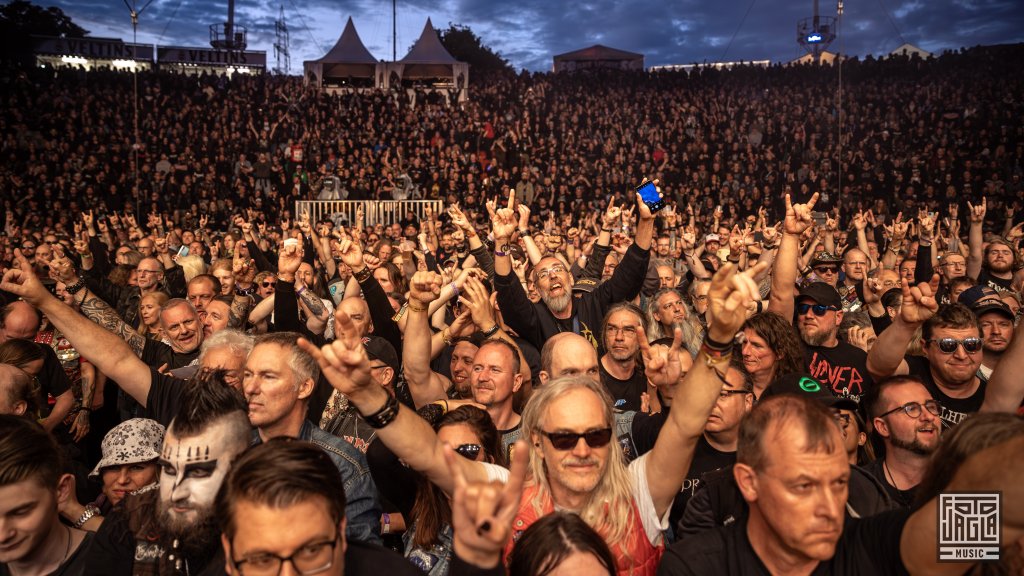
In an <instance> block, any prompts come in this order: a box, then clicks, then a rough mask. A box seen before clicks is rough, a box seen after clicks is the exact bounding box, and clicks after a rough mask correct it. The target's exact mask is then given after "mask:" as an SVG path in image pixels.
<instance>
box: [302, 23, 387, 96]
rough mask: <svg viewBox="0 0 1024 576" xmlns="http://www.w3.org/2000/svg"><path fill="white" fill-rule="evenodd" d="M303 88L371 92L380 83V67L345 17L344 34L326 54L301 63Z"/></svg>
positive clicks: (381, 74) (383, 75)
mask: <svg viewBox="0 0 1024 576" xmlns="http://www.w3.org/2000/svg"><path fill="white" fill-rule="evenodd" d="M302 70H303V76H304V77H305V82H306V84H312V85H314V86H317V87H339V88H353V89H355V88H373V87H375V86H380V85H381V84H382V83H383V80H384V77H385V73H384V64H383V63H381V62H378V61H377V59H376V58H374V57H373V54H370V51H369V50H367V49H366V46H365V45H364V44H363V41H362V39H360V38H359V33H358V32H356V26H355V24H353V23H352V17H351V16H349V19H348V22H347V23H346V24H345V30H344V31H343V32H342V33H341V37H340V38H338V42H337V43H335V44H334V47H333V48H331V49H330V50H329V51H328V52H327V54H325V55H324V56H323V58H320V59H319V60H307V61H306V62H303V63H302Z"/></svg>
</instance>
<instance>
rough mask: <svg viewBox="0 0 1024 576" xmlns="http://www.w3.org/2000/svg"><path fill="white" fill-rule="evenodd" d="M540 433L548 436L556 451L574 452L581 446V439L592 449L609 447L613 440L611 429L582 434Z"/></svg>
mask: <svg viewBox="0 0 1024 576" xmlns="http://www.w3.org/2000/svg"><path fill="white" fill-rule="evenodd" d="M540 433H541V434H543V435H545V436H547V438H548V440H550V441H551V445H552V446H554V447H555V450H572V449H573V448H575V447H576V445H577V444H579V441H580V438H583V439H584V440H585V441H586V442H587V446H590V447H591V448H601V447H604V446H607V445H608V442H610V441H611V439H612V429H611V428H601V429H600V430H591V431H590V432H584V433H582V434H578V433H576V432H545V431H543V430H541V431H540Z"/></svg>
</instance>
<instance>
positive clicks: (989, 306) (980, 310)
mask: <svg viewBox="0 0 1024 576" xmlns="http://www.w3.org/2000/svg"><path fill="white" fill-rule="evenodd" d="M971 312H974V315H975V316H976V317H977V318H981V316H982V315H983V314H988V313H989V312H995V313H996V314H1001V315H1003V316H1005V317H1006V318H1008V319H1009V320H1010V321H1011V322H1012V321H1013V319H1014V315H1013V310H1010V307H1009V306H1007V305H1006V304H1003V303H1002V302H999V303H996V302H985V303H983V304H981V305H980V306H975V307H973V308H971Z"/></svg>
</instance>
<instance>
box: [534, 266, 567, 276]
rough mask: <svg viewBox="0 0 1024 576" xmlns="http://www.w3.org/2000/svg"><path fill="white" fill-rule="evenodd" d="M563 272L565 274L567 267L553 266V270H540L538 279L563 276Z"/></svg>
mask: <svg viewBox="0 0 1024 576" xmlns="http://www.w3.org/2000/svg"><path fill="white" fill-rule="evenodd" d="M562 272H565V266H561V265H557V266H552V267H551V268H545V269H543V270H538V271H537V278H540V279H544V278H547V277H548V276H550V275H552V274H561V273H562Z"/></svg>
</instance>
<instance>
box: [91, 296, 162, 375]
mask: <svg viewBox="0 0 1024 576" xmlns="http://www.w3.org/2000/svg"><path fill="white" fill-rule="evenodd" d="M82 292H83V293H84V296H83V297H82V305H81V309H82V314H83V315H84V316H85V317H86V318H88V319H89V320H92V321H93V322H95V323H97V324H99V325H100V326H102V327H103V328H104V329H106V330H107V331H108V332H111V333H113V334H115V335H117V336H118V337H119V338H120V339H121V340H124V341H125V342H127V343H128V346H129V347H130V348H131V349H132V352H134V353H135V356H136V357H139V358H141V357H142V349H143V348H144V347H145V346H146V338H145V337H144V336H142V335H141V334H139V333H138V332H136V331H135V330H134V329H133V328H132V327H131V326H129V325H128V323H127V322H125V321H124V320H122V319H121V317H120V316H118V315H117V312H115V311H114V309H113V308H111V307H110V305H109V304H107V303H106V302H104V301H103V300H101V299H100V298H99V296H96V295H95V294H93V293H92V291H91V290H89V289H88V288H83V289H82Z"/></svg>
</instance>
